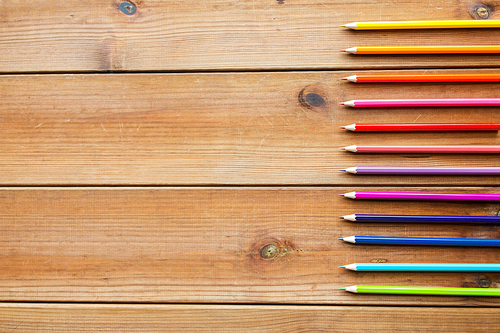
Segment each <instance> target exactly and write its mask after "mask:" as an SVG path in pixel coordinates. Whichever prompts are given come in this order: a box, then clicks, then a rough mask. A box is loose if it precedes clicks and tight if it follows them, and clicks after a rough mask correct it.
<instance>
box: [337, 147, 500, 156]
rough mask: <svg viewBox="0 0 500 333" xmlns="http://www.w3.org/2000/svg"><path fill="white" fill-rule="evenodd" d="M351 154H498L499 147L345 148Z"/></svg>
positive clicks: (499, 152)
mask: <svg viewBox="0 0 500 333" xmlns="http://www.w3.org/2000/svg"><path fill="white" fill-rule="evenodd" d="M340 149H342V150H345V151H350V152H353V153H417V154H422V153H424V154H429V153H434V154H443V153H452V154H500V146H356V145H353V146H347V147H343V148H340Z"/></svg>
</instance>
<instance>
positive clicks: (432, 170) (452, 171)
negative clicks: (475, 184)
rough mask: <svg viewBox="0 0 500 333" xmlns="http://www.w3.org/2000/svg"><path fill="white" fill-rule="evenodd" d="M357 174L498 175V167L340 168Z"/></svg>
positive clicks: (499, 173) (499, 168) (499, 171)
mask: <svg viewBox="0 0 500 333" xmlns="http://www.w3.org/2000/svg"><path fill="white" fill-rule="evenodd" d="M340 171H345V172H347V173H352V174H359V175H453V176H457V175H462V176H463V175H465V176H478V175H481V176H495V175H496V176H498V175H500V167H376V166H364V167H363V166H361V167H359V166H358V167H352V168H347V169H342V170H340Z"/></svg>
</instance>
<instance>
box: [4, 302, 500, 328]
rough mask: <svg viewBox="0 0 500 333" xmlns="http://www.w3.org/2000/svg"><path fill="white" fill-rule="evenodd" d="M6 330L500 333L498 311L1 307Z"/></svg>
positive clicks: (61, 305) (388, 308)
mask: <svg viewBox="0 0 500 333" xmlns="http://www.w3.org/2000/svg"><path fill="white" fill-rule="evenodd" d="M0 329H1V330H2V331H4V332H11V331H15V332H36V333H39V332H40V333H43V332H89V331H91V332H138V331H140V332H159V331H161V332H193V330H196V331H197V332H220V331H223V332H228V331H231V332H259V333H260V332H277V331H285V332H367V330H369V331H370V332H445V333H448V332H456V331H460V332H496V331H498V330H500V323H499V321H498V310H497V309H477V308H421V307H362V306H360V307H345V306H337V307H329V306H238V305H225V306H224V305H116V304H113V305H104V304H96V305H92V304H82V305H80V304H24V303H21V304H7V303H1V304H0Z"/></svg>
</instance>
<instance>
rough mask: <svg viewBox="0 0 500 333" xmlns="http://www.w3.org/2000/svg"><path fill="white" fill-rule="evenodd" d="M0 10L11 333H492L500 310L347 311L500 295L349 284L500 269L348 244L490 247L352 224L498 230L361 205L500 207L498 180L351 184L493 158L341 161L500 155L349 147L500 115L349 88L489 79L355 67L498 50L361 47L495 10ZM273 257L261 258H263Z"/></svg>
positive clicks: (385, 4) (409, 138)
mask: <svg viewBox="0 0 500 333" xmlns="http://www.w3.org/2000/svg"><path fill="white" fill-rule="evenodd" d="M119 4H120V1H115V0H110V1H104V2H103V1H96V0H89V1H83V2H82V1H75V0H68V1H52V0H51V1H38V0H34V1H21V0H10V1H2V2H0V186H1V187H0V199H1V201H0V235H1V237H0V330H1V331H5V332H7V331H16V332H17V331H19V332H54V331H61V332H68V331H71V332H79V331H92V332H101V331H102V332H128V331H152V332H153V331H154V332H157V331H165V330H171V331H194V330H197V331H240V332H266V331H268V332H274V331H278V330H284V331H293V332H312V331H318V332H319V331H329V332H332V331H336V332H343V331H347V330H350V331H354V332H366V331H373V332H387V331H395V332H396V331H397V332H400V331H401V332H409V331H415V332H421V331H427V332H450V331H457V330H462V331H463V330H468V331H485V332H493V331H498V330H500V320H498V318H497V317H498V309H497V308H498V306H499V305H500V303H499V300H498V299H496V298H480V297H428V296H384V295H371V296H370V295H353V294H348V293H346V292H342V291H339V290H338V288H339V287H344V286H347V285H353V284H387V285H391V284H392V285H421V286H430V285H432V286H449V287H484V288H499V287H500V274H490V273H487V274H476V273H463V274H459V273H430V274H424V273H389V274H386V273H365V274H363V273H356V272H351V271H344V270H342V269H339V268H338V266H339V265H343V264H349V263H354V262H482V263H483V262H484V263H491V262H499V261H500V252H499V251H498V250H497V249H494V248H485V249H467V248H446V247H389V246H354V245H351V244H345V243H342V242H340V241H338V240H337V238H338V237H342V236H352V235H355V234H356V235H400V236H434V235H437V236H443V237H485V238H498V237H500V226H487V225H476V226H466V225H430V224H418V225H416V224H389V223H364V224H363V223H352V222H346V221H342V220H340V219H338V218H337V217H338V216H341V215H346V214H352V213H401V214H425V213H429V214H449V215H498V214H499V211H500V204H498V203H450V202H446V203H445V202H412V203H408V202H369V201H352V200H348V199H344V198H341V197H339V196H338V194H339V193H344V192H348V191H353V190H360V189H366V188H371V189H374V190H395V191H398V190H405V189H406V190H411V191H431V190H432V191H443V192H446V191H449V192H476V193H498V192H499V188H498V187H499V186H500V177H473V176H462V177H387V176H354V175H348V174H347V175H346V174H343V173H341V172H339V171H338V169H339V168H345V167H350V166H356V165H398V166H405V165H407V166H427V165H431V166H448V165H449V166H499V165H500V158H499V157H497V156H494V155H475V156H472V155H469V156H461V155H424V154H421V155H405V154H395V155H359V154H358V155H356V154H350V153H346V152H343V151H340V150H338V148H339V147H342V146H346V145H350V144H363V143H364V144H366V143H369V144H441V143H447V144H497V145H498V144H500V137H499V135H498V133H497V132H489V133H472V132H471V133H465V132H464V133H459V132H457V133H452V132H450V133H352V132H346V131H343V130H340V129H338V126H341V125H348V124H352V123H355V122H498V121H499V115H500V113H499V112H500V111H499V109H498V108H417V109H362V110H360V109H350V108H346V107H342V106H338V105H337V103H338V102H340V101H345V100H349V99H355V98H448V97H449V98H452V97H453V98H466V97H484V98H486V97H500V94H499V87H500V85H499V84H497V83H484V84H406V85H401V84H380V85H375V84H373V85H359V84H358V85H355V84H350V83H346V82H341V81H340V80H339V78H341V77H343V76H347V75H352V74H362V73H464V72H467V73H468V72H471V73H476V72H486V73H497V72H498V71H499V69H496V68H497V67H499V65H500V56H498V55H465V56H463V55H462V56H459V55H443V56H418V57H415V56H352V55H346V54H342V53H339V52H338V51H339V50H340V49H342V48H346V47H351V46H363V45H417V44H421V45H431V44H450V45H451V44H499V43H500V34H499V30H498V29H478V30H472V29H471V30H433V31H373V32H362V31H350V30H345V29H342V28H339V27H338V25H339V24H343V23H347V22H352V21H361V20H412V19H413V20H417V19H422V20H440V19H443V20H446V19H484V18H489V19H494V18H497V19H500V14H497V11H496V10H497V9H500V1H498V0H494V1H489V2H488V3H487V4H483V3H479V2H472V1H465V0H458V1H457V0H431V1H427V0H425V1H424V0H407V1H381V0H365V1H359V2H358V1H341V0H333V1H330V2H324V1H317V0H300V1H293V0H265V1H264V0H242V1H228V0H206V1H159V0H137V1H135V2H133V5H134V6H135V7H136V13H135V14H133V15H125V14H124V13H122V12H121V10H120V8H119ZM263 248H266V249H269V248H271V249H272V250H273V251H270V253H271V255H266V254H265V253H264V252H263V251H262V249H263Z"/></svg>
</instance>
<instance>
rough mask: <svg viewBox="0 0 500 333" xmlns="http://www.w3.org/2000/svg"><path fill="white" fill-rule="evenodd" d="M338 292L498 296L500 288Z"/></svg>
mask: <svg viewBox="0 0 500 333" xmlns="http://www.w3.org/2000/svg"><path fill="white" fill-rule="evenodd" d="M340 290H345V291H349V292H351V293H361V294H400V295H401V294H402V295H439V296H500V288H445V287H406V286H350V287H346V288H340Z"/></svg>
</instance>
